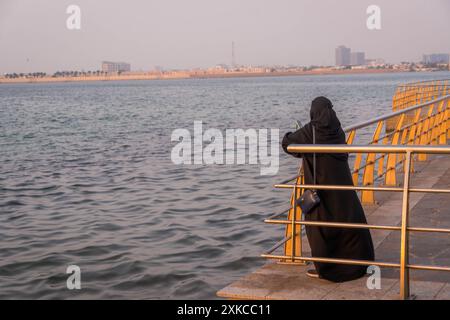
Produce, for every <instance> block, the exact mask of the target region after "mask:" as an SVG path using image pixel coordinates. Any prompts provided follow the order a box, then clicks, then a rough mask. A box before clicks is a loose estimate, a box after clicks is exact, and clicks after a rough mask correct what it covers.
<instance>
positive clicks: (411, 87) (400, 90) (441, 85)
mask: <svg viewBox="0 0 450 320" xmlns="http://www.w3.org/2000/svg"><path fill="white" fill-rule="evenodd" d="M447 94H450V80H434V81H422V82H415V83H408V84H403V85H400V86H398V87H397V90H396V91H395V94H394V96H393V97H392V110H393V111H397V110H402V109H405V108H408V107H411V106H415V105H418V104H422V103H425V102H428V101H431V100H434V99H436V98H438V97H440V96H445V95H447Z"/></svg>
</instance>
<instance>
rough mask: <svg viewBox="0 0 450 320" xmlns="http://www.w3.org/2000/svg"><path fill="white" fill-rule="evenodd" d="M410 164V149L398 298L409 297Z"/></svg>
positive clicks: (406, 172) (408, 152) (404, 181)
mask: <svg viewBox="0 0 450 320" xmlns="http://www.w3.org/2000/svg"><path fill="white" fill-rule="evenodd" d="M410 166H411V151H407V152H406V161H405V171H404V177H403V201H402V226H401V244H400V298H401V299H403V300H405V299H407V298H409V269H408V264H409V234H408V218H409V217H408V216H409V180H410Z"/></svg>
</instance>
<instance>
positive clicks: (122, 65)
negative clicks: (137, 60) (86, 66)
mask: <svg viewBox="0 0 450 320" xmlns="http://www.w3.org/2000/svg"><path fill="white" fill-rule="evenodd" d="M102 71H103V72H108V73H113V72H130V71H131V65H130V64H129V63H126V62H111V61H103V62H102Z"/></svg>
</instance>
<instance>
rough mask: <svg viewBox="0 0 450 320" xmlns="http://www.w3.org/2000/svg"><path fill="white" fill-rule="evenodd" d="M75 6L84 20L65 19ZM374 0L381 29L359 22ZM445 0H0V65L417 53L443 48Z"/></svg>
mask: <svg viewBox="0 0 450 320" xmlns="http://www.w3.org/2000/svg"><path fill="white" fill-rule="evenodd" d="M71 4H76V5H78V6H80V8H81V12H82V17H81V30H79V31H73V30H72V31H71V30H68V29H67V28H66V20H67V18H68V14H66V8H67V7H68V6H69V5H71ZM371 4H376V5H379V6H380V7H381V19H382V29H381V30H380V31H370V30H368V29H367V27H366V19H367V14H366V9H367V7H368V6H369V5H371ZM449 14H450V0H395V1H393V0H370V1H366V0H340V1H339V0H334V1H333V0H270V1H268V0H127V1H125V0H123V1H118V0H69V1H66V0H0V73H7V72H30V71H45V72H53V71H56V70H62V69H64V70H73V69H77V70H81V69H84V70H94V69H95V70H96V69H99V68H100V63H101V61H102V60H113V61H122V60H123V61H127V62H130V63H131V64H132V68H133V69H135V70H138V69H143V70H148V69H152V68H154V67H155V66H163V67H165V68H192V67H207V66H214V65H216V64H218V63H226V64H230V62H231V42H232V41H234V42H235V44H236V49H235V51H236V60H237V63H240V64H253V65H260V64H268V65H272V64H296V65H311V64H320V65H331V64H334V48H335V47H336V46H338V45H340V44H344V45H347V46H349V47H351V48H352V49H353V50H355V51H365V52H366V56H367V58H378V57H381V58H385V59H386V60H387V61H389V62H399V61H403V60H409V61H418V60H419V59H420V58H421V56H422V54H424V53H433V52H445V53H448V52H450V18H449V16H450V15H449Z"/></svg>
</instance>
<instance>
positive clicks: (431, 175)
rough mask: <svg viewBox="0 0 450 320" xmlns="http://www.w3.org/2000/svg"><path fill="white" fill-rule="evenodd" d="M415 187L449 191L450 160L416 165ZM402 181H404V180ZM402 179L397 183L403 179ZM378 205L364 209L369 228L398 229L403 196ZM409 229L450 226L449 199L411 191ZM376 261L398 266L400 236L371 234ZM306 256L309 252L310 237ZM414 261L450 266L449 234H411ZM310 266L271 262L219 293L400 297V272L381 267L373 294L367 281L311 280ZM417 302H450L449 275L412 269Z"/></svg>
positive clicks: (389, 197)
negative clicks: (307, 274) (443, 300)
mask: <svg viewBox="0 0 450 320" xmlns="http://www.w3.org/2000/svg"><path fill="white" fill-rule="evenodd" d="M416 170H417V172H416V173H414V174H413V176H412V186H413V187H422V188H433V187H434V188H450V157H448V156H434V157H433V158H431V160H430V161H427V162H424V163H420V164H419V163H417V165H416ZM400 179H401V178H400ZM400 179H399V181H401V180H400ZM376 199H377V201H378V202H379V204H380V205H376V206H366V207H365V211H366V215H367V219H368V222H369V223H370V224H383V225H400V221H401V205H402V193H389V194H388V193H383V194H381V193H380V194H376ZM410 208H411V211H410V225H411V226H417V227H418V226H420V227H435V228H450V195H448V194H422V193H412V194H411V196H410ZM371 233H372V237H373V240H374V245H375V248H376V259H377V260H378V261H389V262H397V263H398V262H399V254H400V233H399V232H398V231H385V230H372V231H371ZM304 253H305V254H306V255H308V254H309V246H308V244H307V241H306V238H305V241H304ZM410 263H413V264H422V265H441V266H450V235H449V234H437V233H414V232H412V233H410ZM307 269H308V267H306V266H300V265H287V264H278V263H275V262H269V263H267V264H266V265H265V266H263V267H261V268H260V269H258V270H256V271H255V272H253V273H251V274H248V275H247V276H245V277H243V278H241V279H240V280H238V281H236V282H234V283H232V284H230V285H229V286H227V287H225V288H224V289H222V290H220V291H219V292H218V293H217V295H218V296H219V297H223V298H230V299H298V300H303V299H314V300H320V299H346V300H348V299H398V298H399V271H398V269H391V268H382V269H381V289H373V290H369V289H368V288H367V285H366V282H367V278H361V279H358V280H355V281H350V282H345V283H340V284H337V283H332V282H329V281H326V280H318V279H311V278H309V277H307V276H306V274H305V272H306V270H307ZM410 278H411V287H410V290H411V294H412V295H413V298H414V299H450V272H443V271H441V272H438V271H421V270H411V271H410Z"/></svg>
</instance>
